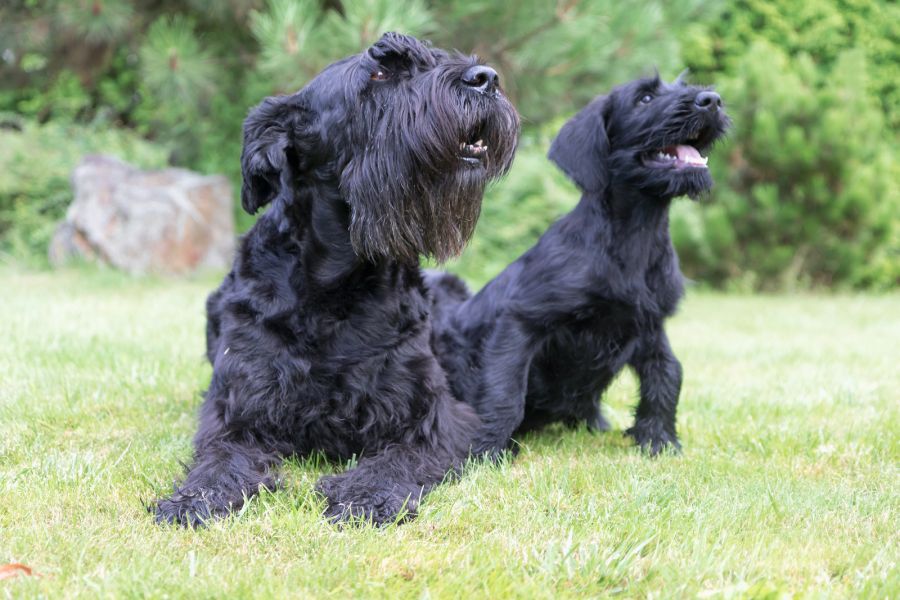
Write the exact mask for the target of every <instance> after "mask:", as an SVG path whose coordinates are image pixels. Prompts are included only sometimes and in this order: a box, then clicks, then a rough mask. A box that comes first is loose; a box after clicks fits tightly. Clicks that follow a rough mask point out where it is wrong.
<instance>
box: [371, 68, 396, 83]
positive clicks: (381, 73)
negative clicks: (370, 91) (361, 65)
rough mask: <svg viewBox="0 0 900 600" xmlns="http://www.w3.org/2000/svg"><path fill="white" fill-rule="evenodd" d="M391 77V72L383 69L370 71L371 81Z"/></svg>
mask: <svg viewBox="0 0 900 600" xmlns="http://www.w3.org/2000/svg"><path fill="white" fill-rule="evenodd" d="M390 78H391V74H390V73H389V72H388V71H386V70H384V69H375V70H374V71H373V72H372V77H371V79H372V81H385V80H387V79H390Z"/></svg>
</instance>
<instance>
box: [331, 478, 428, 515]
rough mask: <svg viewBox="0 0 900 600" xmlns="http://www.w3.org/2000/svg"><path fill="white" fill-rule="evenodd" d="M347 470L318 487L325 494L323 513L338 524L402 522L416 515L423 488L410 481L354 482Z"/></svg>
mask: <svg viewBox="0 0 900 600" xmlns="http://www.w3.org/2000/svg"><path fill="white" fill-rule="evenodd" d="M353 483H354V482H353V481H352V478H349V477H347V476H346V475H344V474H341V475H330V476H328V477H323V478H322V479H320V480H319V482H318V483H317V484H316V491H317V492H319V493H320V494H321V495H322V496H324V497H325V501H326V503H327V504H326V507H325V511H324V513H323V516H324V517H325V519H326V520H328V521H330V522H331V523H334V524H336V525H341V526H344V525H354V524H363V523H373V524H374V525H378V526H383V525H388V524H390V523H402V522H404V521H407V520H409V519H412V518H414V517H415V516H416V511H417V509H418V506H419V498H420V496H421V494H422V488H421V487H417V486H408V485H399V484H394V485H387V484H386V486H385V487H374V486H360V487H355V486H353Z"/></svg>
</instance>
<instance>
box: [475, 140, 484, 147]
mask: <svg viewBox="0 0 900 600" xmlns="http://www.w3.org/2000/svg"><path fill="white" fill-rule="evenodd" d="M482 143H483V142H482V141H481V140H478V141H477V142H475V145H476V146H480V145H481V144H482Z"/></svg>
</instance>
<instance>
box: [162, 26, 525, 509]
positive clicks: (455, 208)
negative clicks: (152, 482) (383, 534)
mask: <svg viewBox="0 0 900 600" xmlns="http://www.w3.org/2000/svg"><path fill="white" fill-rule="evenodd" d="M518 129H519V122H518V116H517V114H516V112H515V109H514V108H513V107H512V105H511V104H510V103H509V102H508V101H507V99H506V98H505V97H504V95H503V94H502V92H501V91H500V88H499V84H498V78H497V74H496V72H495V71H494V70H493V69H491V68H490V67H487V66H484V65H481V64H479V63H478V61H477V60H476V59H475V58H473V57H468V56H462V55H457V54H449V53H447V52H444V51H442V50H439V49H436V48H432V47H430V46H429V45H427V44H425V43H422V42H420V41H418V40H416V39H415V38H412V37H408V36H403V35H397V34H386V35H385V36H384V37H383V38H382V39H381V40H380V41H379V42H377V43H376V44H375V45H374V46H372V47H371V48H369V49H368V51H366V52H363V53H362V54H359V55H356V56H351V57H349V58H346V59H344V60H341V61H339V62H337V63H335V64H333V65H331V66H330V67H328V68H326V69H325V70H324V71H323V72H322V73H321V74H319V75H318V76H317V77H316V78H315V79H314V80H313V81H311V82H310V83H309V84H308V85H307V86H306V87H305V88H303V89H302V90H301V91H300V92H298V93H296V94H294V95H292V96H283V97H276V98H269V99H267V100H265V101H264V102H263V103H262V104H261V105H259V106H258V107H257V108H256V109H254V110H253V111H252V112H251V114H250V116H249V117H248V118H247V120H246V122H245V123H244V149H243V154H242V157H241V166H242V169H243V178H244V184H243V188H242V190H241V201H242V204H243V206H244V208H245V209H246V210H247V211H248V212H250V213H253V212H256V211H257V210H258V209H259V208H261V207H262V206H264V205H266V204H271V206H270V207H269V208H268V210H267V211H266V213H265V214H264V215H263V216H262V217H260V219H259V220H258V221H257V223H256V224H255V225H254V227H253V228H252V229H251V230H250V231H249V232H248V233H247V235H246V236H245V237H244V238H243V240H242V242H241V244H240V247H239V250H238V253H237V256H236V257H235V262H234V268H233V269H232V270H231V272H230V273H229V274H228V276H227V277H226V278H225V281H224V282H223V284H222V286H221V287H220V288H219V289H218V290H217V291H216V292H214V293H213V294H212V295H211V296H210V298H209V300H208V302H207V312H208V324H207V354H208V357H209V360H210V361H211V362H212V364H213V375H212V381H211V382H210V385H209V389H208V390H207V392H206V396H205V400H204V402H203V406H202V408H201V409H200V426H199V430H198V431H197V434H196V436H195V438H194V447H195V451H194V459H193V463H192V464H191V466H190V467H189V469H188V473H187V476H186V478H185V480H184V482H183V483H182V484H181V485H180V486H179V487H177V489H175V491H174V493H173V494H172V495H171V496H170V497H169V498H166V499H163V500H159V501H158V502H157V503H156V504H155V506H154V507H153V508H154V510H155V513H156V518H157V520H158V521H161V522H177V523H182V524H191V525H193V524H197V523H198V522H201V521H203V520H205V519H207V518H209V517H212V516H220V515H224V514H226V513H227V512H228V511H229V510H232V509H235V508H238V507H240V506H241V505H242V504H243V502H244V501H245V499H246V498H247V497H248V496H251V495H253V494H255V493H256V492H257V491H258V489H259V486H265V487H267V488H272V487H273V486H274V479H273V474H272V469H273V467H275V466H276V465H277V464H278V463H279V462H280V460H281V459H282V457H284V456H287V455H292V454H300V455H303V454H307V453H310V452H313V451H317V450H318V451H322V452H324V453H325V454H326V455H327V456H329V457H331V458H334V459H338V460H347V459H350V458H351V457H353V456H358V457H360V458H359V463H358V465H357V466H356V467H355V468H353V469H351V470H349V471H346V472H344V473H342V474H339V475H335V476H330V477H324V478H323V479H321V480H320V481H319V483H318V485H317V489H318V490H319V491H320V492H321V493H322V494H323V495H324V496H325V498H326V500H327V503H328V507H327V513H326V514H327V516H328V517H329V518H332V519H346V518H349V517H364V518H369V519H372V520H373V521H375V522H376V523H384V522H387V521H391V520H393V519H395V518H396V517H397V515H398V514H400V513H401V511H402V510H403V509H404V507H405V509H406V510H408V511H409V512H410V513H411V514H412V513H414V511H415V508H416V503H417V501H418V499H419V497H420V495H421V494H422V493H423V492H425V491H427V490H428V489H430V488H431V487H432V486H434V485H436V484H437V483H439V482H440V481H441V480H442V478H443V477H444V476H445V475H446V474H447V472H448V471H450V470H452V469H454V468H455V467H457V466H458V465H459V464H460V463H461V461H463V460H464V459H465V458H466V457H467V456H468V453H469V449H470V446H471V443H472V440H473V437H474V435H475V433H476V431H477V429H478V427H479V420H478V418H477V416H476V415H475V413H474V411H473V410H472V409H471V408H470V407H469V406H467V405H466V404H463V403H461V402H458V401H457V400H455V399H454V398H453V396H452V395H451V394H450V390H449V387H448V384H447V381H446V378H445V375H444V372H443V370H442V369H441V368H440V366H439V364H438V362H437V360H436V359H435V356H434V354H433V353H432V349H431V344H430V336H431V321H430V317H429V301H428V298H427V289H426V287H425V285H424V283H423V279H422V274H421V272H420V269H419V266H418V261H419V256H420V255H424V256H432V257H436V258H437V259H439V260H443V259H446V258H447V257H449V256H451V255H453V254H457V253H458V252H459V251H460V250H461V249H462V248H463V246H464V244H465V243H466V241H467V240H468V238H469V237H470V235H471V233H472V230H473V228H474V226H475V221H476V220H477V217H478V213H479V209H480V206H481V199H482V194H483V191H484V187H485V185H486V184H487V182H488V181H490V180H491V179H493V178H496V177H498V176H500V175H501V174H502V173H504V172H505V171H506V170H507V168H508V167H509V164H510V162H511V160H512V157H513V153H514V150H515V146H516V143H517V139H518Z"/></svg>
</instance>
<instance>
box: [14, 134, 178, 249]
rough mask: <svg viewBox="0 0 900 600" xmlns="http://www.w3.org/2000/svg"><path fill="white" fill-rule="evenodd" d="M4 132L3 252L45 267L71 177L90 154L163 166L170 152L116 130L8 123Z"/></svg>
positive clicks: (67, 199) (66, 202)
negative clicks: (73, 171) (48, 248)
mask: <svg viewBox="0 0 900 600" xmlns="http://www.w3.org/2000/svg"><path fill="white" fill-rule="evenodd" d="M0 120H2V121H3V126H2V127H0V252H2V253H5V254H11V255H12V256H14V257H16V258H17V259H24V260H28V261H31V262H36V263H40V262H43V260H44V258H43V257H45V256H46V254H47V244H48V243H49V241H50V237H51V236H52V234H53V230H54V229H55V227H56V225H57V223H58V222H59V221H60V219H62V218H63V216H64V215H65V211H66V208H67V207H68V205H69V203H70V202H71V200H72V197H73V193H72V187H71V183H70V180H69V177H70V175H71V173H72V169H73V168H74V167H75V165H77V164H78V162H79V161H80V160H81V158H82V157H83V156H85V155H86V154H93V153H103V154H112V155H113V156H116V157H118V158H121V159H123V160H125V161H128V162H130V163H133V164H135V165H137V166H140V167H145V168H151V167H163V166H165V164H166V157H167V151H166V149H165V148H163V147H160V146H157V145H154V144H151V143H149V142H147V141H145V140H143V139H141V138H139V137H137V136H136V135H134V134H133V133H129V132H127V131H124V130H120V129H114V128H95V127H89V126H78V125H63V124H60V123H58V122H50V123H47V124H45V125H37V124H35V123H34V122H32V121H27V120H24V119H15V118H3V119H0Z"/></svg>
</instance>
